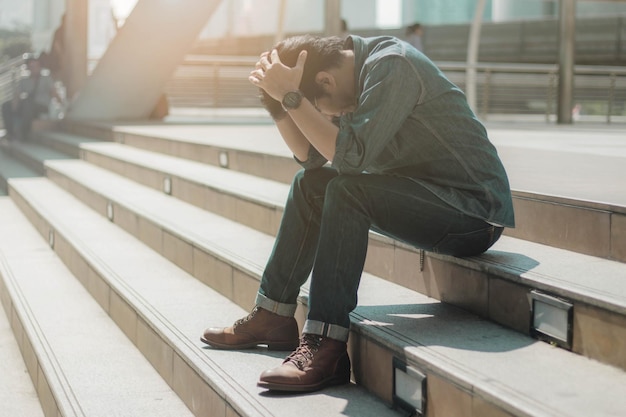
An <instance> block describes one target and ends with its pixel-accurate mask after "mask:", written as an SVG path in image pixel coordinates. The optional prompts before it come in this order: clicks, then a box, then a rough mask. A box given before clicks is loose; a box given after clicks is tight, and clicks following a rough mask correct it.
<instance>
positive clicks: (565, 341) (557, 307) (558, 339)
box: [529, 290, 574, 349]
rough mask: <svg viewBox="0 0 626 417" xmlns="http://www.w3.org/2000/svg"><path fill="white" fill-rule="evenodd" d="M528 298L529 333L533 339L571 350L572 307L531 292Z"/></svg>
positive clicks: (557, 299)
mask: <svg viewBox="0 0 626 417" xmlns="http://www.w3.org/2000/svg"><path fill="white" fill-rule="evenodd" d="M529 298H530V321H531V328H530V333H531V335H532V336H533V337H535V338H537V339H539V340H544V341H546V342H550V343H554V344H556V345H557V346H560V347H562V348H565V349H571V348H572V319H573V310H574V305H573V304H572V303H570V302H568V301H567V300H564V299H562V298H559V297H555V296H552V295H548V294H544V293H542V292H540V291H537V290H532V291H531V292H530V295H529Z"/></svg>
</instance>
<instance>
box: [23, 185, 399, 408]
mask: <svg viewBox="0 0 626 417" xmlns="http://www.w3.org/2000/svg"><path fill="white" fill-rule="evenodd" d="M11 186H12V188H11V195H12V196H13V198H14V199H15V200H16V201H17V202H18V204H19V206H20V207H22V209H23V210H25V212H27V214H28V217H29V218H30V220H31V222H33V223H34V224H37V225H38V226H39V231H40V233H43V235H44V236H47V235H48V234H49V233H50V230H52V231H53V233H54V236H55V245H54V247H55V250H56V251H57V254H58V255H59V256H60V257H61V258H62V259H63V261H64V262H65V263H66V264H67V265H68V267H69V268H70V269H71V270H72V272H73V273H74V274H75V275H77V276H79V277H81V281H82V283H83V285H84V286H85V288H87V289H88V290H89V292H90V293H91V295H92V296H93V298H94V299H95V300H97V301H98V302H99V303H100V305H101V306H102V308H103V309H105V310H106V312H107V313H108V314H109V315H110V316H111V318H112V319H113V320H114V321H115V322H116V323H117V324H118V326H119V327H120V329H122V330H123V331H124V333H125V334H126V336H127V337H128V338H129V339H130V340H131V341H133V342H134V343H135V344H136V345H137V347H138V348H139V349H140V350H141V351H142V352H143V354H144V355H145V357H146V358H148V360H149V361H150V362H151V363H152V365H153V366H154V367H155V368H156V369H157V370H158V371H159V373H160V374H161V376H162V377H163V378H164V379H165V381H167V382H168V383H169V384H170V386H171V387H172V389H174V391H176V393H177V394H178V395H179V396H180V398H181V399H182V400H183V401H184V402H185V403H186V404H187V406H188V407H189V408H190V409H191V410H192V411H193V412H194V414H195V415H196V416H234V415H239V416H293V415H296V414H297V415H303V416H307V415H320V414H321V415H325V416H326V415H327V416H335V415H336V416H339V415H344V414H343V413H344V412H346V407H348V409H349V410H350V414H353V415H360V416H365V417H366V416H372V417H373V416H377V417H378V416H380V417H392V416H399V415H401V414H399V413H398V412H396V411H394V410H391V409H390V408H389V407H388V405H387V404H385V403H384V402H382V401H381V400H379V399H376V398H375V397H374V396H373V395H371V394H368V393H367V392H366V390H365V389H364V388H362V387H359V386H357V385H354V384H351V385H348V386H344V387H338V388H335V389H332V390H328V391H324V392H321V393H316V394H312V395H307V396H295V397H289V396H288V397H285V396H272V395H267V394H263V393H262V391H261V390H260V389H258V388H257V387H256V380H257V378H258V375H259V374H260V373H261V372H262V371H263V370H264V369H266V368H270V367H274V366H277V365H279V364H280V363H281V361H282V359H283V356H284V353H276V352H268V351H267V350H264V349H258V350H252V351H250V352H241V351H236V352H228V351H216V350H211V349H207V348H204V346H203V344H202V343H201V342H200V341H199V336H200V334H201V333H202V330H203V328H204V327H205V326H206V325H208V324H209V323H208V322H210V321H213V320H215V321H219V322H222V321H224V322H229V324H232V322H233V321H234V320H235V319H238V318H240V317H241V316H243V315H245V314H247V312H246V310H244V309H242V308H241V307H238V306H237V305H236V304H235V303H234V302H233V301H231V300H229V299H227V298H225V297H223V296H222V295H219V294H218V293H217V292H216V291H214V290H212V289H210V288H209V287H208V286H206V285H204V284H202V283H201V282H200V281H198V280H196V279H194V278H193V277H191V276H190V275H189V274H187V273H185V272H184V271H183V270H181V269H180V268H178V267H176V266H175V265H174V264H172V263H171V262H169V261H167V260H166V259H165V258H163V257H162V256H160V255H159V254H157V253H156V252H155V251H153V250H151V249H149V248H148V247H147V246H146V245H145V244H143V243H142V242H140V241H138V240H136V239H134V238H133V237H132V236H130V235H129V234H127V233H126V232H124V231H122V230H121V229H120V228H119V227H116V226H115V225H113V224H112V223H111V222H109V221H108V220H107V219H106V218H104V217H102V216H101V215H98V214H97V213H95V212H94V211H92V210H90V209H89V208H87V207H86V206H84V205H83V204H82V203H80V202H79V201H78V200H76V199H75V198H74V197H72V196H71V195H69V194H68V193H66V192H65V191H63V190H61V189H59V188H58V187H57V186H55V185H54V184H53V183H51V182H50V181H49V180H47V179H43V178H42V179H38V180H36V181H15V182H12V183H11ZM150 191H151V190H150ZM145 197H146V196H145V195H144V198H145ZM164 198H166V199H167V198H168V197H166V196H164ZM46 201H47V202H46ZM165 210H168V209H165ZM198 211H200V210H198ZM163 213H165V212H163ZM170 214H175V213H170ZM196 220H200V219H199V218H198V217H196ZM205 221H206V219H205ZM201 224H202V223H199V224H198V225H199V226H200V225H201ZM214 226H215V227H213V228H212V229H213V230H215V231H216V232H217V233H219V229H220V228H222V230H225V229H224V228H225V226H224V224H223V222H222V221H219V220H217V221H215V224H214ZM235 226H236V225H235ZM230 231H232V230H230ZM255 233H256V234H258V232H255ZM239 236H241V235H239ZM249 237H250V236H249ZM224 238H225V239H226V236H224ZM251 238H252V240H253V241H254V236H251ZM266 240H270V241H271V238H269V237H267V236H266ZM246 241H247V240H246ZM164 244H167V240H166V239H164ZM255 244H256V245H259V242H258V240H257V241H256V242H255ZM243 246H245V244H243ZM250 247H251V248H252V247H254V245H250ZM227 278H229V277H228V276H221V277H219V279H221V280H226V279H227ZM215 279H218V277H215ZM235 290H237V288H235ZM239 296H240V297H242V298H243V296H244V295H243V294H240V295H239ZM248 301H249V300H248ZM248 304H249V302H248ZM218 324H219V323H218ZM102 415H112V414H102ZM131 415H152V414H149V413H145V414H131Z"/></svg>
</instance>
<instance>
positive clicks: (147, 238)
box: [49, 169, 626, 369]
mask: <svg viewBox="0 0 626 417" xmlns="http://www.w3.org/2000/svg"><path fill="white" fill-rule="evenodd" d="M49 176H50V178H51V179H52V180H53V181H55V182H56V183H58V184H59V185H60V186H61V187H63V188H65V189H66V190H68V191H69V192H71V193H72V194H74V195H75V196H76V197H78V198H80V199H81V200H82V201H83V202H84V203H85V204H87V205H89V206H90V207H92V208H93V209H94V210H95V211H97V212H99V213H103V215H105V216H106V207H107V204H108V200H107V199H106V198H104V197H103V196H100V195H99V194H97V193H96V192H94V191H93V190H90V189H87V188H85V187H83V186H82V185H80V184H78V183H76V182H75V181H73V180H71V179H70V178H67V177H65V176H63V175H61V174H59V173H57V172H55V171H54V170H52V169H50V170H49ZM114 213H115V217H114V219H113V221H114V222H115V223H116V224H117V225H119V226H120V227H122V228H123V229H124V230H126V231H127V232H129V233H131V234H133V235H134V236H136V237H137V238H139V239H140V240H142V241H143V242H144V243H146V244H147V245H148V246H150V247H151V248H153V249H154V250H156V251H157V252H159V253H161V254H162V255H163V256H164V257H166V258H167V259H169V260H170V261H172V262H174V263H175V264H176V265H178V266H179V267H180V268H182V269H184V270H185V271H187V272H188V273H190V274H191V275H193V276H194V277H196V278H197V279H199V280H200V281H202V282H203V283H205V284H207V285H209V286H210V287H212V288H214V289H215V290H216V291H218V292H220V293H221V294H222V295H224V296H226V297H228V298H229V299H231V300H233V301H234V302H236V303H237V304H238V305H240V306H242V307H243V308H244V309H249V308H250V307H251V306H252V303H253V300H254V297H255V295H256V291H257V289H258V282H259V280H260V271H242V270H239V269H238V266H237V265H236V264H234V263H232V262H228V261H225V260H224V259H221V258H220V257H219V256H217V255H216V254H215V253H212V252H211V251H210V250H209V249H206V248H199V247H196V246H194V244H193V243H192V242H189V241H187V240H186V239H184V238H183V237H181V236H179V235H177V234H176V233H175V231H171V230H164V229H163V228H162V226H160V225H158V224H155V223H153V222H151V221H150V220H148V219H146V218H143V217H142V215H141V213H137V212H134V211H132V210H130V209H128V208H125V207H122V206H120V205H119V204H116V203H114ZM419 265H420V258H419V253H418V252H416V251H415V250H414V249H412V248H409V247H406V246H404V245H399V244H394V243H393V242H392V241H391V240H390V239H386V238H382V237H381V238H379V239H376V238H373V239H370V244H369V249H368V255H367V260H366V269H367V272H370V273H372V274H374V275H377V276H379V277H381V278H385V279H388V280H394V279H395V280H396V281H398V280H401V281H400V282H396V283H397V284H399V285H403V286H405V287H407V288H409V289H412V290H415V291H418V292H420V293H422V294H425V295H427V296H429V297H432V298H435V299H438V300H441V301H444V302H446V303H449V304H453V305H456V306H459V307H461V308H463V309H466V310H468V311H471V312H473V313H475V314H478V315H480V316H482V317H485V318H488V319H490V320H493V321H495V322H497V323H499V324H502V325H504V326H507V327H509V328H512V329H514V330H516V331H518V332H521V333H523V334H527V335H528V334H530V307H529V302H528V296H529V293H530V291H531V290H532V289H533V288H530V287H528V286H526V285H521V284H516V283H512V282H510V281H507V280H504V279H501V278H498V277H497V276H494V275H491V274H489V272H488V271H484V270H476V269H473V268H466V267H464V266H462V265H459V264H456V263H451V262H449V259H448V257H445V256H437V255H434V254H429V255H427V256H426V257H425V262H424V270H423V271H420V268H419ZM207 268H208V269H207ZM369 269H371V270H369ZM224 277H230V279H228V280H225V279H224ZM470 295H471V296H470ZM573 325H574V331H573V335H574V339H573V345H572V350H573V351H574V352H576V353H579V354H583V355H586V356H588V357H591V358H593V359H596V360H598V361H601V362H604V363H609V364H612V365H615V366H618V367H620V368H622V369H626V354H625V352H626V317H625V316H623V315H620V314H616V313H613V312H610V311H605V310H600V309H597V308H594V307H592V306H589V305H586V304H584V303H575V305H574V322H573Z"/></svg>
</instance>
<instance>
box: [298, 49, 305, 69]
mask: <svg viewBox="0 0 626 417" xmlns="http://www.w3.org/2000/svg"><path fill="white" fill-rule="evenodd" d="M306 56H307V51H300V54H299V55H298V61H296V68H301V69H303V68H304V63H305V62H306Z"/></svg>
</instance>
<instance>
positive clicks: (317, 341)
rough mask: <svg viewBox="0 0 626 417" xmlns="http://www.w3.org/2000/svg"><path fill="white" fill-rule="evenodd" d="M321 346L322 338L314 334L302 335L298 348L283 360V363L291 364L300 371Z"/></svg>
mask: <svg viewBox="0 0 626 417" xmlns="http://www.w3.org/2000/svg"><path fill="white" fill-rule="evenodd" d="M321 344H322V336H320V335H316V334H304V335H302V337H301V338H300V346H298V348H297V349H296V350H295V351H294V352H293V353H292V354H291V355H289V356H288V357H287V359H285V362H293V363H294V364H295V365H296V366H297V367H298V369H300V370H301V371H302V370H304V368H305V367H306V366H307V364H308V363H310V362H311V361H312V360H313V356H314V355H315V353H316V352H317V351H318V349H319V348H320V346H321Z"/></svg>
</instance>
